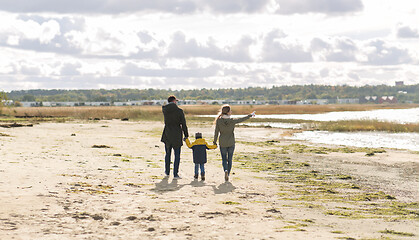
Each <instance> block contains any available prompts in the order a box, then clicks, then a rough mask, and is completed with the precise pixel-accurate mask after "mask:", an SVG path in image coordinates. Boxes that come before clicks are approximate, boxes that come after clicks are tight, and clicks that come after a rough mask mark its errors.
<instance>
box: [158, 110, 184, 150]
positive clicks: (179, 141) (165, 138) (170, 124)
mask: <svg viewBox="0 0 419 240" xmlns="http://www.w3.org/2000/svg"><path fill="white" fill-rule="evenodd" d="M162 110H163V115H164V130H163V134H162V136H161V141H162V142H164V143H165V144H166V145H170V146H172V147H173V148H179V147H181V146H182V145H183V138H182V131H183V134H184V135H185V138H187V137H189V134H188V127H187V126H186V120H185V114H184V113H183V110H182V109H180V108H179V107H178V106H177V105H176V104H175V103H169V104H167V105H165V106H163V107H162Z"/></svg>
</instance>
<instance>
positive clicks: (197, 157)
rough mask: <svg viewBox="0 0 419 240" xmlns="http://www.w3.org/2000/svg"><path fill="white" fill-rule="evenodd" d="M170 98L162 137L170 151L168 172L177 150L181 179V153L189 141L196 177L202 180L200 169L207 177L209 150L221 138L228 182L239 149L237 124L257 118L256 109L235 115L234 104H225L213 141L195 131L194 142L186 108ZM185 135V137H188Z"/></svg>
mask: <svg viewBox="0 0 419 240" xmlns="http://www.w3.org/2000/svg"><path fill="white" fill-rule="evenodd" d="M167 101H168V104H167V105H165V106H163V107H162V111H163V115H164V129H163V134H162V137H161V141H162V142H163V143H164V145H165V151H166V156H165V175H166V176H169V175H170V163H171V156H172V150H173V152H174V164H173V179H180V178H181V177H180V176H179V165H180V153H181V147H182V145H183V141H185V143H186V145H187V146H188V147H189V148H192V152H193V162H194V163H195V175H194V179H195V180H196V179H198V176H199V170H200V173H201V180H205V163H206V162H207V150H208V149H215V148H217V140H218V139H219V147H220V153H221V159H222V165H223V170H224V179H225V181H228V180H229V176H230V172H231V167H232V162H233V154H234V148H235V137H234V128H235V125H236V124H237V123H240V122H243V121H245V120H247V119H249V118H251V117H254V116H255V112H253V113H251V114H249V115H247V116H245V117H242V118H231V114H232V110H231V107H230V106H229V105H224V106H223V107H222V108H221V110H220V112H219V113H218V115H217V117H216V119H215V121H214V123H215V132H214V140H213V144H208V143H207V142H206V141H205V139H203V138H202V134H201V133H199V132H198V133H196V134H195V141H194V142H192V143H191V142H190V140H189V132H188V127H187V125H186V120H185V114H184V112H183V110H182V109H181V108H179V107H178V106H177V102H178V100H177V99H176V97H175V96H169V98H168V99H167ZM182 136H184V138H183V137H182Z"/></svg>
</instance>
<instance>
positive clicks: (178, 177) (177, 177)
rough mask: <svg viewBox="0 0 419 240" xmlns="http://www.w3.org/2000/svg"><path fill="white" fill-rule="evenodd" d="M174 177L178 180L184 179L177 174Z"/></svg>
mask: <svg viewBox="0 0 419 240" xmlns="http://www.w3.org/2000/svg"><path fill="white" fill-rule="evenodd" d="M173 179H176V180H177V179H182V178H181V177H180V176H179V175H177V176H174V177H173Z"/></svg>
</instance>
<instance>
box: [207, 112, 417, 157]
mask: <svg viewBox="0 0 419 240" xmlns="http://www.w3.org/2000/svg"><path fill="white" fill-rule="evenodd" d="M256 114H257V113H256ZM242 116H244V115H235V116H233V117H242ZM206 117H209V115H206ZM210 117H215V115H211V116H210ZM256 118H261V119H266V122H259V123H249V122H245V123H243V125H247V126H256V127H258V126H260V127H264V126H270V127H274V128H288V129H301V128H303V124H295V123H274V122H269V119H302V120H313V121H339V120H363V119H370V120H373V119H375V120H379V121H386V122H398V123H419V108H410V109H381V110H372V111H354V112H329V113H321V114H273V115H256ZM291 138H292V139H298V140H305V141H310V142H313V143H325V144H336V145H345V146H354V147H373V148H380V147H384V148H397V149H409V150H413V151H419V134H418V133H387V132H350V133H346V132H345V133H341V132H327V131H304V132H301V133H296V134H294V136H292V137H291Z"/></svg>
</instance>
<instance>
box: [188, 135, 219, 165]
mask: <svg viewBox="0 0 419 240" xmlns="http://www.w3.org/2000/svg"><path fill="white" fill-rule="evenodd" d="M185 142H186V145H187V146H188V147H189V148H192V151H193V162H194V163H201V164H202V163H206V162H207V149H216V148H217V145H210V144H208V143H207V142H206V141H205V139H203V138H198V139H196V140H195V141H194V142H192V143H191V142H190V141H189V139H188V138H187V139H185Z"/></svg>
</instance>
